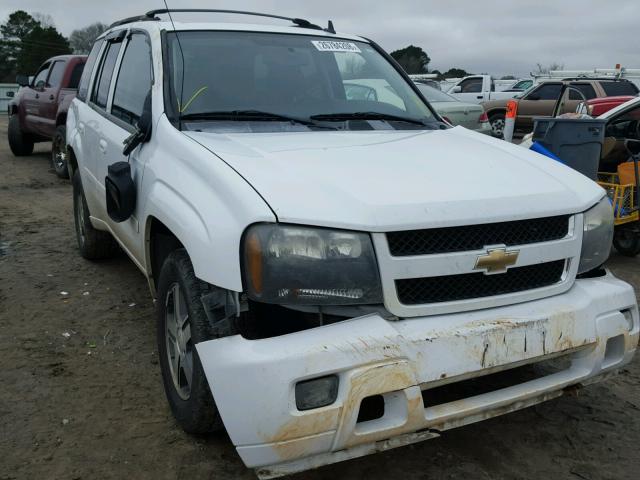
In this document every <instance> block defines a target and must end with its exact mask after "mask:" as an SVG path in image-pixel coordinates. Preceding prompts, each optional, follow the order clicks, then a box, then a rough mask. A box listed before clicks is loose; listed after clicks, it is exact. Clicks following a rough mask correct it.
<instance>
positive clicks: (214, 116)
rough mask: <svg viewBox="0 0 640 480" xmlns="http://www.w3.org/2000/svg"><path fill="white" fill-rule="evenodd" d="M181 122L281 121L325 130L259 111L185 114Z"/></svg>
mask: <svg viewBox="0 0 640 480" xmlns="http://www.w3.org/2000/svg"><path fill="white" fill-rule="evenodd" d="M180 118H181V120H187V121H188V120H232V121H252V120H256V121H281V122H291V123H298V124H300V125H307V126H313V127H318V128H326V127H323V126H321V125H317V124H316V123H315V122H312V121H311V120H305V119H304V118H297V117H292V116H289V115H283V114H280V113H273V112H262V111H260V110H228V111H217V112H201V113H187V114H186V115H182V116H181V117H180Z"/></svg>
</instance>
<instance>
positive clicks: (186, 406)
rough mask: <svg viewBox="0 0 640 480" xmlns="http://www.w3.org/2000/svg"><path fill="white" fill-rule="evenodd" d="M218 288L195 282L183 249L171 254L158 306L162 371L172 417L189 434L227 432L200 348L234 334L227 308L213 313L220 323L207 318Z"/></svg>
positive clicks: (161, 278) (164, 268) (161, 279)
mask: <svg viewBox="0 0 640 480" xmlns="http://www.w3.org/2000/svg"><path fill="white" fill-rule="evenodd" d="M214 288H216V287H212V286H210V285H208V284H207V283H205V282H202V281H201V280H198V279H197V278H196V276H195V273H194V272H193V266H192V264H191V260H190V259H189V256H188V255H187V252H186V250H184V249H183V248H180V249H177V250H174V251H173V252H172V253H170V254H169V256H168V257H167V259H166V260H165V261H164V264H163V265H162V269H161V270H160V276H159V279H158V297H157V300H156V314H157V338H158V355H159V357H160V369H161V371H162V380H163V383H164V390H165V393H166V395H167V400H168V401H169V405H170V407H171V411H172V412H173V415H174V417H175V418H176V420H177V421H178V423H179V424H180V426H181V427H182V428H183V430H184V431H186V432H187V433H194V434H202V433H211V432H217V431H222V430H224V425H223V423H222V419H221V417H220V413H219V412H218V409H217V407H216V405H215V402H214V400H213V396H212V395H211V391H210V390H209V383H208V382H207V379H206V377H205V374H204V370H203V368H202V364H201V363H200V359H199V357H198V352H197V350H196V348H195V346H196V344H197V343H199V342H203V341H206V340H211V339H213V338H218V337H221V336H227V335H232V334H234V333H235V331H234V327H233V325H234V323H233V322H231V323H229V322H226V321H225V320H226V319H225V318H224V316H225V314H224V308H220V309H217V308H216V309H213V310H214V312H218V316H219V317H220V318H215V319H213V320H212V315H213V316H215V313H214V312H212V313H211V314H210V315H209V316H208V315H207V312H205V307H204V303H203V296H204V295H207V294H209V293H211V289H214ZM223 298H224V297H223ZM221 325H224V328H222V329H220V328H219V327H220V326H221ZM230 325H231V329H229V328H228V327H229V326H230ZM217 327H218V328H217Z"/></svg>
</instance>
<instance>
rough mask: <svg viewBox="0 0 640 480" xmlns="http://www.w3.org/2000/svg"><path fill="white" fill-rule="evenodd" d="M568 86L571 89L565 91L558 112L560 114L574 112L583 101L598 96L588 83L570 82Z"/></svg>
mask: <svg viewBox="0 0 640 480" xmlns="http://www.w3.org/2000/svg"><path fill="white" fill-rule="evenodd" d="M569 86H570V87H571V88H569V89H567V92H565V95H564V97H565V98H564V99H563V103H562V105H561V107H560V111H559V112H558V113H560V114H562V113H567V112H575V111H576V109H577V108H578V105H579V104H580V103H581V102H583V101H584V100H585V99H586V100H591V99H592V98H596V97H597V96H598V94H597V93H596V91H595V89H594V88H593V85H592V84H591V83H589V82H571V83H570V84H569Z"/></svg>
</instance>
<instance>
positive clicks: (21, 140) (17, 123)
mask: <svg viewBox="0 0 640 480" xmlns="http://www.w3.org/2000/svg"><path fill="white" fill-rule="evenodd" d="M86 60H87V57H86V55H60V56H57V57H53V58H50V59H49V60H47V61H46V62H44V63H43V64H42V65H41V66H40V68H39V69H38V71H37V72H36V74H35V76H34V77H33V80H31V81H29V78H28V77H27V76H26V75H18V77H17V78H16V82H17V83H18V84H19V85H20V86H21V87H22V88H21V89H20V90H19V91H18V93H17V94H16V96H15V97H14V98H13V100H12V101H11V102H10V103H9V111H8V113H9V129H8V136H9V146H10V147H11V151H12V152H13V154H14V155H16V156H23V155H30V154H31V153H32V152H33V145H34V143H36V142H48V141H51V142H52V146H51V161H52V164H53V168H54V169H55V171H56V174H57V175H58V176H59V177H61V178H68V177H69V172H68V170H67V158H66V152H67V148H66V130H65V123H66V121H67V110H68V108H69V105H70V104H71V100H73V98H74V97H75V96H76V92H77V89H78V84H79V83H80V77H81V76H82V70H83V68H84V64H85V62H86Z"/></svg>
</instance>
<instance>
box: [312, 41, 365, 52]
mask: <svg viewBox="0 0 640 480" xmlns="http://www.w3.org/2000/svg"><path fill="white" fill-rule="evenodd" d="M311 43H313V45H314V46H315V47H316V48H317V49H318V50H320V51H321V52H355V53H360V49H359V48H358V46H357V45H356V44H355V43H351V42H336V41H333V40H331V41H329V40H312V41H311Z"/></svg>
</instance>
